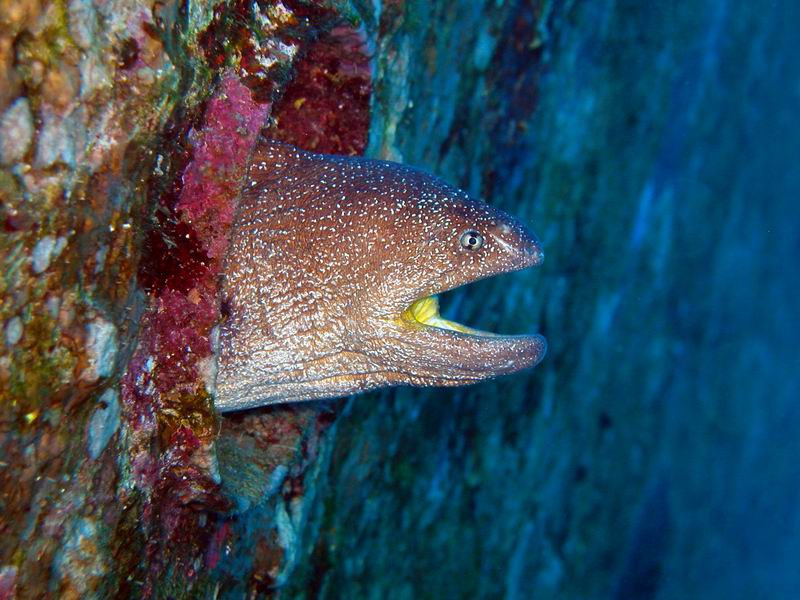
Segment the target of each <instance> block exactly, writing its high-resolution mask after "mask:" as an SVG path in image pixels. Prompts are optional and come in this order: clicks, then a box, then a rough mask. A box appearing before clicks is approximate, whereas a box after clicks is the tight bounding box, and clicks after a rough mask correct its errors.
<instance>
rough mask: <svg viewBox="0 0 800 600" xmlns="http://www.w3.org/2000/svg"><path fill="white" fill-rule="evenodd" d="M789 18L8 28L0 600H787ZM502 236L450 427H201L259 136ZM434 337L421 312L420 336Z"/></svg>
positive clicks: (693, 12) (428, 404)
mask: <svg viewBox="0 0 800 600" xmlns="http://www.w3.org/2000/svg"><path fill="white" fill-rule="evenodd" d="M797 22H800V10H798V8H797V7H796V6H794V5H793V4H792V3H791V2H789V1H788V0H783V1H779V2H777V3H770V4H768V5H767V4H764V5H763V6H762V5H761V3H749V4H741V3H738V4H737V3H730V2H726V1H723V0H703V1H701V2H695V3H690V4H687V5H680V6H675V5H673V4H670V5H667V3H650V4H647V5H643V4H642V3H636V2H611V1H610V0H602V1H600V2H592V3H588V2H582V3H581V2H563V3H554V2H549V1H546V0H541V1H536V0H530V1H528V0H513V1H506V2H496V1H489V0H485V1H484V0H481V1H477V2H473V1H469V2H467V1H465V0H456V1H452V2H441V3H428V2H413V1H402V0H393V1H385V2H382V3H381V2H365V1H362V0H352V2H348V1H346V0H313V1H312V0H259V1H257V2H255V3H250V2H240V1H233V2H215V3H209V4H203V3H189V4H186V3H174V2H166V3H164V2H155V3H153V4H151V5H148V4H146V3H145V4H142V3H135V2H130V1H128V0H115V1H114V2H112V3H110V4H87V3H82V2H80V1H70V2H66V3H61V4H47V3H37V2H22V1H14V0H11V1H10V2H7V3H6V4H5V5H4V8H3V10H2V14H1V15H0V59H2V60H0V223H2V226H3V231H2V233H0V260H2V278H0V292H1V294H0V298H2V301H1V302H0V329H1V330H2V331H1V332H0V334H1V335H0V424H1V426H0V514H2V518H0V598H6V597H19V598H39V597H43V598H48V597H52V598H56V597H64V598H105V597H137V598H138V597H150V598H217V597H218V598H239V597H249V598H250V597H262V598H263V597H278V598H280V597H283V598H362V597H375V598H418V597H423V598H427V597H436V598H438V597H452V598H463V597H481V598H484V597H485V598H495V597H506V598H530V597H536V598H689V597H698V596H701V597H704V598H726V599H727V598H753V597H770V598H794V597H797V596H798V595H800V575H798V571H797V570H796V568H794V567H795V562H796V561H795V557H796V556H797V555H798V552H800V541H798V540H800V535H799V534H800V514H798V511H797V509H796V507H797V505H798V500H799V499H800V468H798V466H797V460H796V457H797V456H798V453H799V452H800V441H799V440H800V438H798V436H797V431H798V430H799V428H800V413H799V412H798V408H797V402H796V400H797V398H798V396H800V380H799V378H800V375H798V374H799V373H800V369H799V368H798V364H797V351H796V346H797V344H796V340H797V336H798V334H800V314H799V313H800V309H799V308H798V307H800V297H799V296H800V293H798V291H799V289H800V286H799V285H798V283H797V277H796V276H795V275H794V272H795V271H796V267H795V266H794V265H795V263H796V258H797V256H800V223H799V222H798V221H800V217H798V211H797V198H798V195H800V171H798V169H797V168H796V165H795V164H794V163H795V160H796V157H797V156H798V155H800V131H799V128H798V126H797V123H796V114H795V113H796V107H797V106H798V105H800V103H799V102H798V101H800V98H799V96H800V88H798V87H797V85H796V82H797V81H800V67H798V65H799V64H800V62H798V61H797V60H796V59H797V56H798V54H800V46H799V45H798V42H797V40H796V39H795V32H794V29H793V24H794V23H797ZM260 132H261V133H264V134H265V135H268V136H269V137H272V138H276V139H280V140H282V141H286V142H289V143H292V144H295V145H297V146H300V147H303V148H305V149H308V150H313V151H318V152H329V153H338V154H367V155H371V156H375V157H380V158H386V159H391V160H398V161H401V162H406V163H409V164H413V165H417V166H422V167H424V168H427V169H429V170H431V171H432V172H435V173H436V174H438V175H440V176H442V177H443V178H445V179H446V180H448V181H449V182H450V183H453V184H455V185H458V186H460V187H462V188H463V189H465V190H467V191H468V192H469V193H471V194H472V195H474V196H476V197H481V198H484V199H485V200H487V201H488V202H490V203H492V204H494V205H496V206H499V207H501V208H503V209H505V210H508V211H509V212H511V213H513V214H516V215H519V216H520V217H522V218H523V219H525V220H528V221H530V222H531V223H533V224H534V225H535V228H536V230H537V232H538V233H539V234H540V236H541V238H542V241H543V245H544V248H545V252H546V254H547V261H546V262H545V264H544V266H543V267H542V269H541V270H539V271H536V272H530V273H528V272H523V273H517V274H514V275H509V276H505V277H503V278H500V279H497V280H494V279H492V280H487V281H483V282H480V283H477V284H474V285H471V286H469V287H468V288H467V289H465V290H458V291H455V292H453V293H451V294H448V295H447V296H445V298H444V301H443V308H444V310H443V314H444V316H445V317H448V318H456V317H457V319H458V320H459V321H463V322H466V323H468V324H469V325H472V326H475V327H479V328H482V329H488V330H495V331H500V332H522V331H541V332H542V333H543V334H544V335H545V336H546V337H547V338H548V340H549V342H550V349H549V352H548V356H547V358H546V359H545V361H544V362H543V363H542V364H541V365H540V366H539V367H538V368H537V370H535V371H532V372H528V373H524V374H519V375H517V376H514V377H510V378H504V379H500V380H497V381H495V382H490V383H486V384H482V385H479V386H475V387H471V388H464V389H459V390H452V389H450V390H419V389H413V390H412V389H398V390H394V391H386V392H382V393H374V394H369V395H366V396H361V397H359V398H357V399H355V400H346V399H343V400H337V401H332V402H325V403H305V404H299V405H290V406H282V407H271V408H268V409H264V410H257V411H251V412H245V413H239V414H234V415H231V416H226V417H220V416H219V415H218V414H216V412H215V411H214V409H213V402H212V393H213V381H214V374H215V373H214V369H215V366H214V360H213V348H214V344H215V340H214V335H215V334H214V327H215V325H216V324H217V323H218V322H219V320H220V318H221V316H222V317H223V318H224V315H221V311H222V312H224V310H223V308H224V307H220V306H219V300H218V295H217V293H218V281H219V274H220V269H221V264H222V258H223V256H224V253H225V249H226V246H227V234H228V227H229V226H230V223H231V220H232V215H233V207H234V204H233V202H234V201H235V195H236V190H237V186H238V181H239V177H240V176H241V174H242V173H243V169H244V167H245V165H246V162H247V157H248V156H249V153H250V151H251V149H252V148H253V145H254V144H255V142H256V139H257V137H258V135H259V133H260ZM448 311H449V312H448Z"/></svg>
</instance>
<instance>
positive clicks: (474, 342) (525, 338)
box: [398, 296, 547, 386]
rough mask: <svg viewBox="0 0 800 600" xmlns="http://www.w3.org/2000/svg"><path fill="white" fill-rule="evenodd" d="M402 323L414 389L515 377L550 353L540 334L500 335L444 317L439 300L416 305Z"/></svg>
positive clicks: (402, 319) (409, 308)
mask: <svg viewBox="0 0 800 600" xmlns="http://www.w3.org/2000/svg"><path fill="white" fill-rule="evenodd" d="M399 320H400V322H401V323H400V324H401V329H402V330H404V335H403V336H402V337H403V338H404V339H403V340H402V341H403V344H402V345H403V346H404V348H405V351H404V353H403V355H404V357H405V358H408V357H409V354H413V362H414V365H413V367H411V368H409V371H410V372H411V373H413V375H414V376H413V377H412V378H411V381H409V383H411V384H412V385H435V386H451V385H466V384H469V383H475V382H478V381H481V380H484V379H491V378H493V377H496V376H499V375H505V374H509V373H515V372H517V371H521V370H522V369H527V368H530V367H534V366H536V365H537V364H539V362H541V360H542V359H543V358H544V355H545V352H546V351H547V342H546V340H545V339H544V337H542V336H541V335H537V334H532V335H498V334H495V333H490V332H486V331H481V330H478V329H473V328H471V327H467V326H466V325H462V324H461V323H456V322H454V321H449V320H447V319H444V318H442V317H441V315H440V314H439V303H438V299H437V298H436V296H427V297H425V298H421V299H418V300H416V301H414V302H413V303H412V304H411V305H410V306H409V307H408V308H407V309H406V310H405V311H403V313H402V315H401V317H400V319H399ZM398 341H399V340H398Z"/></svg>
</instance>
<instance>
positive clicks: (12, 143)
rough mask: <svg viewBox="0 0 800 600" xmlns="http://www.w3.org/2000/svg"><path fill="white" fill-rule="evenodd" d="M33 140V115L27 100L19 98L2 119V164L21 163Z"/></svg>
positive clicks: (0, 150)
mask: <svg viewBox="0 0 800 600" xmlns="http://www.w3.org/2000/svg"><path fill="white" fill-rule="evenodd" d="M32 139H33V115H31V107H30V104H28V99H27V98H17V99H16V100H15V101H14V102H13V104H12V105H11V106H10V107H9V109H8V110H7V111H6V112H5V113H4V114H3V116H2V117H0V162H2V163H4V164H12V163H15V162H19V161H20V160H22V159H23V158H24V156H25V155H26V154H27V153H28V149H29V148H30V146H31V140H32Z"/></svg>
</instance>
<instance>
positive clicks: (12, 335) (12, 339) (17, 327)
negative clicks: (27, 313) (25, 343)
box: [5, 317, 22, 346]
mask: <svg viewBox="0 0 800 600" xmlns="http://www.w3.org/2000/svg"><path fill="white" fill-rule="evenodd" d="M5 334H6V344H8V345H9V346H13V345H14V344H16V343H17V342H18V341H20V340H21V339H22V319H20V318H19V317H12V318H11V319H9V320H8V322H7V323H6V332H5Z"/></svg>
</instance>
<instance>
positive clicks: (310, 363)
mask: <svg viewBox="0 0 800 600" xmlns="http://www.w3.org/2000/svg"><path fill="white" fill-rule="evenodd" d="M542 260H543V253H542V250H541V246H540V244H539V242H538V240H537V239H536V237H535V236H534V235H533V234H532V233H531V232H530V231H529V230H528V229H527V227H525V226H524V225H523V224H522V223H520V222H519V221H518V220H516V219H515V218H513V217H511V216H510V215H507V214H506V213H504V212H502V211H500V210H498V209H496V208H494V207H492V206H490V205H488V204H486V203H484V202H480V201H478V200H475V199H473V198H471V197H469V196H468V195H467V194H466V193H464V192H462V191H460V190H458V189H456V188H454V187H452V186H449V185H448V184H446V183H445V182H443V181H441V180H440V179H437V178H435V177H432V176H431V175H428V174H426V173H424V172H422V171H419V170H416V169H413V168H411V167H407V166H404V165H400V164H396V163H390V162H383V161H376V160H368V159H364V158H357V157H338V156H326V155H320V154H312V153H309V152H304V151H301V150H299V149H297V148H294V147H292V146H289V145H286V144H281V143H279V142H273V141H268V140H265V141H263V143H261V144H260V146H259V147H258V148H257V150H256V152H255V153H254V155H253V157H252V161H251V164H250V165H249V168H248V173H247V176H246V178H245V180H244V182H243V185H242V189H241V192H240V195H239V198H238V205H237V212H236V216H235V219H234V223H233V227H232V233H231V242H230V246H229V249H228V253H227V255H226V258H225V266H224V278H223V283H222V296H223V302H224V303H225V305H226V307H227V309H228V310H227V311H226V312H227V316H226V318H225V320H224V321H223V322H222V323H221V324H220V328H219V348H218V353H217V354H218V374H217V389H216V396H215V405H216V407H217V408H218V409H219V410H220V411H223V412H225V411H233V410H242V409H246V408H252V407H257V406H263V405H267V404H274V403H280V402H294V401H301V400H314V399H321V398H335V397H340V396H345V395H349V394H354V393H359V392H363V391H366V390H370V389H375V388H380V387H384V386H390V385H415V386H450V385H464V384H469V383H474V382H477V381H481V380H485V379H489V378H492V377H495V376H498V375H503V374H507V373H513V372H516V371H519V370H521V369H525V368H528V367H531V366H534V365H536V364H537V363H538V362H539V361H540V360H541V359H542V357H543V356H544V354H545V350H546V343H545V340H544V338H543V337H542V336H540V335H536V334H531V335H496V334H493V333H489V332H485V331H479V330H477V329H472V328H470V327H467V326H465V325H462V324H460V323H456V322H453V321H450V320H447V319H445V318H443V317H442V316H441V315H440V314H439V302H438V298H437V294H441V293H444V292H446V291H448V290H451V289H454V288H457V287H460V286H462V285H465V284H468V283H471V282H473V281H477V280H479V279H483V278H485V277H491V276H494V275H497V274H500V273H507V272H510V271H516V270H519V269H524V268H527V267H532V266H536V265H539V264H540V263H541V262H542ZM420 266H423V268H420Z"/></svg>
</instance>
